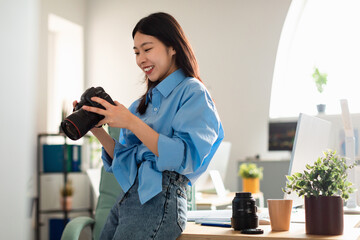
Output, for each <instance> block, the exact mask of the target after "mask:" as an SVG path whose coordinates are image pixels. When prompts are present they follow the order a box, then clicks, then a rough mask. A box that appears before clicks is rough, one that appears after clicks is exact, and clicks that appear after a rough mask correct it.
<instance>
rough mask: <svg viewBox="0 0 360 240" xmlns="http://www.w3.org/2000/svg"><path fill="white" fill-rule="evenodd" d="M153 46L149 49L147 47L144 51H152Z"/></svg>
mask: <svg viewBox="0 0 360 240" xmlns="http://www.w3.org/2000/svg"><path fill="white" fill-rule="evenodd" d="M151 49H152V48H148V49H145V50H144V51H145V52H148V51H150V50H151Z"/></svg>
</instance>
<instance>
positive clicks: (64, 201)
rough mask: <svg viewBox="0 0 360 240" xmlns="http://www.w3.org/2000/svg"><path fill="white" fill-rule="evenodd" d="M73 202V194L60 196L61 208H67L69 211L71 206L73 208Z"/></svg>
mask: <svg viewBox="0 0 360 240" xmlns="http://www.w3.org/2000/svg"><path fill="white" fill-rule="evenodd" d="M72 202H73V199H72V197H71V196H68V197H66V198H65V197H61V198H60V205H61V209H63V210H67V211H70V210H71V208H72Z"/></svg>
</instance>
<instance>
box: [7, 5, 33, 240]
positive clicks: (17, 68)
mask: <svg viewBox="0 0 360 240" xmlns="http://www.w3.org/2000/svg"><path fill="white" fill-rule="evenodd" d="M38 10H39V9H38V2H37V1H36V0H23V1H21V0H1V1H0V53H1V54H0V66H1V67H0V81H1V90H2V91H1V94H0V102H1V103H2V107H1V118H0V119H1V120H0V133H1V137H0V152H1V167H0V192H1V199H0V238H1V239H31V237H32V235H31V232H30V227H31V220H30V217H29V214H30V213H29V209H28V207H29V203H30V198H29V197H31V196H29V194H28V189H29V188H28V187H29V184H30V182H31V181H29V180H30V169H32V168H33V165H32V163H33V162H34V159H35V143H36V131H35V120H36V111H35V102H36V101H35V99H36V77H37V76H36V70H37V54H36V53H37V52H36V51H37V46H38V44H37V37H38V35H37V30H38V28H37V20H38Z"/></svg>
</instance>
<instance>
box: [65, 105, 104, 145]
mask: <svg viewBox="0 0 360 240" xmlns="http://www.w3.org/2000/svg"><path fill="white" fill-rule="evenodd" d="M103 118H104V116H102V115H99V114H96V113H92V112H87V111H85V110H84V109H80V110H77V111H75V112H73V113H72V114H71V115H69V116H68V117H67V118H66V119H65V120H64V121H62V122H61V128H62V130H63V131H64V133H65V134H66V136H68V137H69V138H70V139H72V140H78V139H79V138H81V137H82V136H84V135H85V134H86V133H87V132H88V131H89V130H90V129H91V128H93V127H95V125H96V124H97V123H98V122H99V121H100V120H101V119H103Z"/></svg>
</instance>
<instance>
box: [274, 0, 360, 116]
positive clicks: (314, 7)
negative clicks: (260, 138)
mask: <svg viewBox="0 0 360 240" xmlns="http://www.w3.org/2000/svg"><path fill="white" fill-rule="evenodd" d="M359 12H360V1H358V0H311V1H306V0H302V1H300V0H299V1H292V4H291V6H290V9H289V12H288V16H287V18H286V22H285V24H284V28H283V32H282V36H281V39H280V43H279V49H278V54H277V59H276V64H275V70H274V79H273V86H272V92H271V102H270V118H277V117H294V116H298V115H299V113H300V112H303V113H307V114H313V115H315V114H316V113H317V110H316V105H317V104H319V103H325V104H326V113H327V114H340V113H341V108H340V101H339V100H340V99H343V98H345V99H348V102H349V108H350V111H351V112H352V113H355V112H357V113H359V112H360V88H359V87H358V86H359V82H360V72H359V71H358V69H359V67H360V14H359ZM314 67H318V68H319V70H320V72H325V73H327V75H328V84H327V85H326V86H325V89H324V92H323V93H322V94H319V93H318V92H317V89H316V87H315V83H314V82H313V79H312V73H313V71H314Z"/></svg>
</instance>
